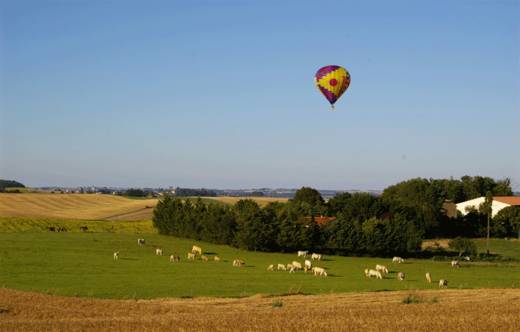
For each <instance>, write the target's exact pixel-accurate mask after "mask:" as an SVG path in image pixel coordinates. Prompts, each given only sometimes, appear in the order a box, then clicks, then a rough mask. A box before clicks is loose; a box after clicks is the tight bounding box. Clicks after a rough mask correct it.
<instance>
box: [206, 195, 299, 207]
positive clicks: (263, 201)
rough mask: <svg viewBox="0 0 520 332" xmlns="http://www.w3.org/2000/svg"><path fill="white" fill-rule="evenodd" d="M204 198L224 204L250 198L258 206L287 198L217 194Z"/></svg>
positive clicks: (286, 199) (285, 200) (283, 201)
mask: <svg viewBox="0 0 520 332" xmlns="http://www.w3.org/2000/svg"><path fill="white" fill-rule="evenodd" d="M204 198H205V199H212V200H215V201H219V202H222V203H225V204H235V203H236V202H238V201H239V200H241V199H252V200H253V201H255V202H257V203H258V204H259V205H260V206H266V205H267V204H269V203H271V202H282V203H285V202H287V201H288V200H289V199H288V198H282V197H231V196H217V197H204Z"/></svg>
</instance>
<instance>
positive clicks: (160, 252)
mask: <svg viewBox="0 0 520 332" xmlns="http://www.w3.org/2000/svg"><path fill="white" fill-rule="evenodd" d="M155 254H156V255H157V256H162V249H161V248H157V249H155Z"/></svg>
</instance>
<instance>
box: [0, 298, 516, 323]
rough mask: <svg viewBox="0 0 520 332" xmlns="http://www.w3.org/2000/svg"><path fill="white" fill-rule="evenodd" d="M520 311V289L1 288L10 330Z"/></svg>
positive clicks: (450, 317) (511, 319)
mask: <svg viewBox="0 0 520 332" xmlns="http://www.w3.org/2000/svg"><path fill="white" fill-rule="evenodd" d="M410 294H412V295H413V298H414V299H415V301H414V302H417V303H410V304H405V303H403V299H405V298H410ZM518 317H520V289H478V290H443V291H418V292H412V293H410V292H408V291H399V292H381V293H357V294H337V295H319V296H302V295H296V296H287V297H262V296H254V297H248V298H241V299H212V298H209V299H208V298H195V299H160V300H138V301H134V300H99V299H86V298H71V297H61V296H50V295H44V294H39V293H30V292H22V291H15V290H9V289H0V330H2V331H15V330H16V331H36V330H38V331H50V330H67V331H102V330H125V331H130V330H134V331H135V330H138V331H171V330H181V331H201V330H206V331H239V330H240V331H244V330H246V331H247V330H260V331H282V330H283V331H298V330H323V331H327V330H328V331H365V332H366V331H383V330H384V331H462V330H464V331H493V330H494V331H518V330H520V320H519V319H518Z"/></svg>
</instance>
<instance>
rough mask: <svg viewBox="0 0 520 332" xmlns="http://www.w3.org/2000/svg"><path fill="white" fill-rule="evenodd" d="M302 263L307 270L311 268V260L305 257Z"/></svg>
mask: <svg viewBox="0 0 520 332" xmlns="http://www.w3.org/2000/svg"><path fill="white" fill-rule="evenodd" d="M304 265H305V268H306V269H307V270H310V269H312V262H311V261H310V260H308V259H306V260H305V263H304Z"/></svg>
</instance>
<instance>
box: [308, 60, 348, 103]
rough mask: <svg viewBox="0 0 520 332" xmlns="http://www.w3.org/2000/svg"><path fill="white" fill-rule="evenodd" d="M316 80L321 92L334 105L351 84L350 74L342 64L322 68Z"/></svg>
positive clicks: (317, 73)
mask: <svg viewBox="0 0 520 332" xmlns="http://www.w3.org/2000/svg"><path fill="white" fill-rule="evenodd" d="M314 80H315V82H316V86H317V87H318V89H319V90H320V92H321V93H322V94H323V95H324V96H325V98H327V100H328V101H329V103H330V104H331V105H334V103H335V102H336V101H337V100H338V99H339V97H341V95H342V94H343V93H344V92H345V91H346V90H347V88H348V86H349V85H350V74H349V72H348V71H347V70H346V69H345V68H343V67H341V66H336V65H330V66H325V67H322V68H320V69H319V70H318V71H317V72H316V75H315V76H314Z"/></svg>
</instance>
